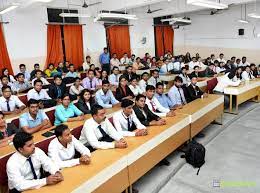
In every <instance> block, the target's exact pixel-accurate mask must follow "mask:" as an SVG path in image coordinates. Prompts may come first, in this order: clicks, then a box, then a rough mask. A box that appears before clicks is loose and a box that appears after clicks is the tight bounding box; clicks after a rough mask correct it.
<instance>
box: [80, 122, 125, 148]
mask: <svg viewBox="0 0 260 193" xmlns="http://www.w3.org/2000/svg"><path fill="white" fill-rule="evenodd" d="M99 125H101V128H102V129H103V130H104V131H105V132H106V133H107V134H108V135H109V136H110V137H111V138H112V139H114V140H115V141H119V140H120V139H122V138H123V136H122V135H121V134H120V133H119V132H118V131H116V129H115V128H114V127H113V125H112V124H111V123H110V121H109V120H108V119H107V118H106V119H105V121H103V122H102V123H101V124H98V123H97V122H96V121H95V120H94V119H93V118H91V119H88V120H87V121H86V122H85V124H84V126H83V129H82V130H81V135H80V138H79V140H80V142H81V143H83V144H86V145H90V146H92V147H93V148H95V149H110V148H115V143H114V142H106V141H99V139H101V138H102V137H103V135H102V133H101V132H100V130H99V128H98V126H99Z"/></svg>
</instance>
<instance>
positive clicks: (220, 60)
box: [217, 58, 227, 64]
mask: <svg viewBox="0 0 260 193" xmlns="http://www.w3.org/2000/svg"><path fill="white" fill-rule="evenodd" d="M217 60H218V61H219V62H223V63H224V64H226V63H227V61H226V60H225V59H224V58H222V59H220V58H218V59H217Z"/></svg>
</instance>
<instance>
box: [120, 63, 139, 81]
mask: <svg viewBox="0 0 260 193" xmlns="http://www.w3.org/2000/svg"><path fill="white" fill-rule="evenodd" d="M123 76H124V77H125V79H126V80H127V81H128V82H130V80H131V79H132V78H136V79H138V75H137V74H136V73H134V72H133V67H132V66H127V67H126V72H125V73H124V74H123Z"/></svg>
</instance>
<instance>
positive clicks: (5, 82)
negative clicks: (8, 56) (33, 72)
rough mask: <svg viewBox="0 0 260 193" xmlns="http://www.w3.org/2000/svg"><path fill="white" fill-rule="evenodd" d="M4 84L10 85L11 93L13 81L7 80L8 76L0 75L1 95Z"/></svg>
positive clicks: (0, 94)
mask: <svg viewBox="0 0 260 193" xmlns="http://www.w3.org/2000/svg"><path fill="white" fill-rule="evenodd" d="M4 86H10V88H11V90H12V93H13V89H14V88H13V83H11V82H9V80H8V77H7V76H6V75H3V76H1V83H0V96H2V95H3V93H2V88H3V87H4Z"/></svg>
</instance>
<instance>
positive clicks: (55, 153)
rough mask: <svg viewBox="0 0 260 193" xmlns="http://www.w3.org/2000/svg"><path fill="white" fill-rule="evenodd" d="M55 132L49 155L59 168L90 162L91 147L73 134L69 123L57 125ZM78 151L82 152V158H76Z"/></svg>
mask: <svg viewBox="0 0 260 193" xmlns="http://www.w3.org/2000/svg"><path fill="white" fill-rule="evenodd" d="M54 132H55V135H56V138H54V139H53V140H52V141H51V142H50V144H49V147H48V155H49V157H50V158H51V159H52V160H53V161H54V163H56V164H57V165H58V166H59V168H66V167H72V166H75V165H79V164H89V163H90V156H91V154H90V151H89V149H88V148H86V147H85V146H84V145H83V144H82V143H80V141H78V140H77V139H76V138H75V137H74V136H73V135H72V134H71V132H70V129H69V127H68V126H67V125H63V124H61V125H59V126H57V127H56V128H55V130H54ZM76 151H77V152H79V153H80V155H81V156H80V158H74V157H75V154H76Z"/></svg>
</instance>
